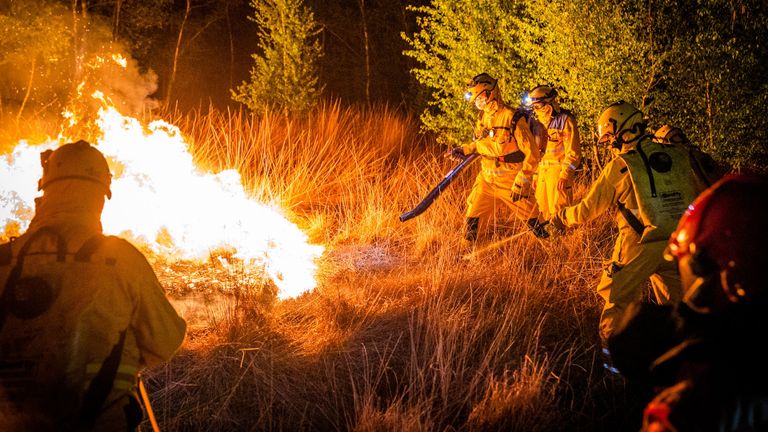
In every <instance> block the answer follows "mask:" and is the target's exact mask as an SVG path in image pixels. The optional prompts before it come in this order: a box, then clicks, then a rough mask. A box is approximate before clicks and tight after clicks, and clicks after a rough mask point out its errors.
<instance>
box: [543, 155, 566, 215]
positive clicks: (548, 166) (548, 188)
mask: <svg viewBox="0 0 768 432" xmlns="http://www.w3.org/2000/svg"><path fill="white" fill-rule="evenodd" d="M560 165H561V164H560V162H558V161H550V160H543V161H541V162H539V171H538V173H537V177H536V204H538V206H539V210H541V213H542V214H543V217H544V219H551V218H552V216H554V215H555V214H556V213H557V212H558V211H559V210H560V209H561V208H563V207H567V206H569V205H571V203H572V202H573V180H569V181H568V185H567V186H566V189H565V190H564V191H559V190H557V182H558V181H559V180H560V172H561V171H562V170H561V168H560Z"/></svg>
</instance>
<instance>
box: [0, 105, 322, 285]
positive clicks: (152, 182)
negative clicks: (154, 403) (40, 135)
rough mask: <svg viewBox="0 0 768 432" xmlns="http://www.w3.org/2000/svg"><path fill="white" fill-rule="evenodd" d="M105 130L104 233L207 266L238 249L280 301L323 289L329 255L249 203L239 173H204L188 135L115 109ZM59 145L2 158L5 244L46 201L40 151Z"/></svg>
mask: <svg viewBox="0 0 768 432" xmlns="http://www.w3.org/2000/svg"><path fill="white" fill-rule="evenodd" d="M96 124H97V126H98V127H99V129H100V130H101V132H102V136H101V137H100V138H98V140H97V142H96V143H94V144H96V145H97V147H98V148H99V150H101V152H102V153H104V155H105V156H106V157H107V159H108V161H109V163H110V168H111V170H112V172H113V174H114V178H113V182H112V193H113V198H112V199H111V200H109V201H107V203H106V204H105V207H104V213H103V215H102V224H103V226H104V232H105V233H107V234H113V235H121V236H123V237H126V238H128V239H129V240H132V241H134V242H141V243H144V244H145V245H147V246H149V247H150V248H151V249H153V250H154V251H155V252H157V253H159V254H162V255H164V256H167V257H170V258H180V259H193V260H195V259H206V258H208V257H209V255H210V253H211V252H212V251H214V250H216V249H220V248H225V249H228V250H234V251H235V253H234V256H235V257H237V258H239V259H242V260H243V263H245V266H246V270H247V271H249V272H254V273H257V272H263V273H266V274H267V275H268V276H269V278H270V279H271V280H272V281H273V282H274V283H275V285H276V286H277V287H278V289H279V290H278V297H280V298H289V297H295V296H297V295H299V294H301V293H303V292H305V291H308V290H311V289H314V288H315V286H316V281H315V272H316V270H317V268H316V264H315V260H316V259H317V258H318V257H319V256H320V255H321V254H322V253H323V247H322V246H318V245H312V244H309V242H308V238H307V236H306V234H305V233H303V232H302V231H301V230H300V229H299V228H298V227H297V226H296V225H295V224H293V223H291V222H290V221H289V220H288V219H287V218H286V217H285V216H284V215H283V214H282V212H281V210H280V209H279V208H278V207H277V206H275V205H265V204H261V203H258V202H256V201H254V200H252V199H250V198H249V197H248V196H247V194H246V193H245V191H244V189H243V186H242V182H241V178H240V174H239V173H238V172H237V171H235V170H226V171H222V172H220V173H216V174H214V173H210V172H204V171H202V170H200V169H198V168H197V167H196V166H195V164H194V163H193V160H192V155H191V154H190V152H189V148H188V145H187V143H186V142H185V140H184V137H183V136H182V134H181V132H180V131H179V129H178V128H177V127H175V126H173V125H171V124H168V123H166V122H163V121H154V122H152V123H150V124H149V125H147V126H146V127H144V125H142V124H141V123H140V122H139V121H138V120H137V119H135V118H131V117H126V116H123V115H121V114H120V113H119V112H118V111H117V110H116V109H114V108H111V107H107V108H102V109H101V110H100V111H99V115H98V119H97V121H96ZM60 143H61V140H53V141H49V142H47V143H43V144H41V145H36V146H30V145H29V144H28V143H26V142H24V141H22V142H19V143H18V145H17V146H16V147H15V149H14V150H13V152H12V153H11V154H9V155H6V156H5V157H3V158H0V204H1V205H2V207H0V229H4V230H5V233H6V235H14V234H16V233H18V232H20V231H23V230H24V229H26V227H27V225H28V223H29V220H30V219H31V217H32V214H33V208H34V204H33V203H34V198H35V197H36V196H37V194H38V192H37V179H38V178H40V175H41V168H40V159H39V155H40V152H41V151H43V150H45V149H49V148H55V147H57V146H58V145H59V144H60Z"/></svg>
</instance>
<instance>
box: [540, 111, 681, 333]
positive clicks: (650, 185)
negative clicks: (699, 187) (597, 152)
mask: <svg viewBox="0 0 768 432" xmlns="http://www.w3.org/2000/svg"><path fill="white" fill-rule="evenodd" d="M597 126H598V134H599V135H598V136H599V142H600V143H601V144H603V145H607V146H610V148H611V150H612V152H613V153H614V158H613V159H612V160H611V161H610V162H608V163H607V164H606V166H605V168H604V169H603V171H602V173H601V174H600V176H599V177H598V179H597V180H596V181H595V183H593V184H592V186H591V187H590V190H589V191H588V192H587V195H586V196H585V197H584V198H583V199H582V200H581V201H580V202H578V203H576V204H574V205H573V206H570V207H566V208H564V209H561V210H560V211H559V212H558V213H557V214H556V215H555V217H553V218H552V220H551V221H550V223H551V225H552V226H553V228H554V230H558V231H559V230H564V229H565V228H566V227H569V226H574V225H579V224H583V223H585V222H587V221H589V220H592V219H595V218H597V217H598V216H600V215H601V214H603V213H605V212H606V211H608V210H609V209H610V208H612V207H615V208H617V209H618V212H617V214H616V223H617V225H618V238H617V239H616V243H615V245H614V248H613V254H612V256H611V260H610V261H609V262H608V263H606V265H605V268H604V270H603V274H602V277H601V279H600V282H599V284H598V286H597V293H598V294H599V295H600V297H602V299H603V300H604V301H605V304H604V306H603V310H602V313H601V316H600V326H599V335H600V339H601V342H602V344H603V347H606V345H607V339H608V337H609V336H610V335H611V333H612V331H613V330H614V328H615V326H616V325H617V321H618V319H619V318H620V317H621V316H622V314H623V313H624V310H625V309H626V308H627V306H629V305H630V304H631V303H632V302H634V301H636V300H639V299H640V298H641V297H642V296H643V288H644V285H645V283H646V281H648V280H649V279H650V281H651V285H652V290H653V294H654V297H655V300H656V302H657V303H659V304H675V303H677V302H678V301H679V300H680V297H681V295H682V292H681V287H680V276H679V274H678V272H677V268H676V267H675V266H674V265H672V263H669V262H667V261H665V260H664V259H663V256H662V255H663V251H664V248H665V247H666V239H667V238H668V237H669V234H670V233H671V232H672V231H673V230H674V228H675V226H676V224H677V221H678V219H679V218H680V216H681V215H682V214H683V212H684V211H685V209H686V207H687V206H688V204H689V203H690V202H692V201H693V199H694V198H695V197H696V188H695V181H694V179H693V173H692V171H691V170H690V167H689V165H688V161H687V154H686V151H685V150H684V149H681V148H679V147H676V146H661V145H659V144H656V143H654V142H653V140H652V139H651V136H650V135H648V134H647V133H646V122H645V120H644V119H643V113H642V112H641V111H639V110H638V109H637V108H635V107H634V106H632V105H631V104H629V103H626V102H624V101H619V102H617V103H614V104H612V105H610V106H609V107H607V108H606V109H605V111H604V112H603V113H602V115H601V116H600V118H599V120H598V125H597ZM555 232H556V231H555Z"/></svg>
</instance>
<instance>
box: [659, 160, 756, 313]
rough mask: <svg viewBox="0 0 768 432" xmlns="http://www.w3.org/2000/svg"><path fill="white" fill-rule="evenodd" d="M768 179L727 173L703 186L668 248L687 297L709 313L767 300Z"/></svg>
mask: <svg viewBox="0 0 768 432" xmlns="http://www.w3.org/2000/svg"><path fill="white" fill-rule="evenodd" d="M766 214H768V178H766V177H760V176H746V175H738V176H737V175H729V176H726V177H725V178H723V179H721V180H720V181H718V182H717V183H715V184H714V185H712V186H711V187H710V188H709V189H707V190H705V191H704V192H703V193H702V194H701V195H699V197H698V198H696V200H695V201H694V202H693V203H692V204H691V205H690V206H689V207H688V210H687V211H686V212H685V213H684V214H683V216H682V218H681V219H680V222H679V224H678V226H677V229H676V230H675V232H674V233H672V236H671V237H670V240H669V245H668V247H667V249H666V251H665V257H666V258H667V259H672V258H676V259H677V260H678V263H679V265H680V273H681V275H682V276H683V279H684V282H685V279H686V274H689V275H692V276H691V277H689V279H691V281H690V282H692V283H686V284H685V285H688V286H686V287H684V288H685V296H684V299H683V300H684V301H685V302H686V303H687V304H688V305H689V306H690V307H691V308H692V309H694V310H697V311H700V312H704V313H709V312H714V311H717V310H721V309H722V308H724V307H727V306H728V305H729V304H733V303H740V302H744V301H754V300H755V299H759V301H762V302H765V299H766V297H765V289H766V283H765V279H764V277H763V276H762V275H763V273H764V271H765V269H768V254H767V253H766V252H765V245H766V244H768V230H765V229H764V227H763V225H762V224H763V223H764V218H765V215H766Z"/></svg>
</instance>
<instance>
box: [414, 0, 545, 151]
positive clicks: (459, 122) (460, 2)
mask: <svg viewBox="0 0 768 432" xmlns="http://www.w3.org/2000/svg"><path fill="white" fill-rule="evenodd" d="M410 10H412V11H414V12H416V13H418V14H419V16H418V17H417V24H418V26H419V27H420V30H419V31H417V32H416V33H414V34H413V35H407V34H403V35H402V36H403V38H405V40H406V41H407V42H408V43H409V45H410V46H411V49H409V50H406V51H405V52H404V54H405V55H406V56H409V57H412V58H413V59H415V60H416V61H417V62H419V63H420V64H421V66H420V67H417V68H414V69H412V71H411V72H412V73H413V74H414V76H415V77H416V79H417V80H418V81H419V82H421V84H422V85H425V86H426V87H427V88H428V89H429V91H430V96H429V101H428V105H429V106H428V108H427V109H426V110H425V111H424V112H423V113H422V115H421V119H422V121H423V122H424V126H425V128H426V129H427V130H432V131H439V132H440V139H441V140H442V141H443V142H445V143H448V144H458V143H464V142H466V140H467V139H469V134H470V131H471V127H472V126H471V125H472V124H473V123H472V121H473V119H474V107H470V106H468V105H467V104H466V102H465V101H464V100H463V98H462V95H463V94H464V91H465V87H466V83H467V81H469V79H471V78H472V77H474V76H475V75H477V74H479V73H481V72H487V73H489V74H490V75H492V76H494V77H496V78H497V79H499V85H500V88H501V91H502V93H503V94H504V98H505V100H507V101H511V102H512V105H516V101H518V100H519V96H520V93H521V92H522V91H523V89H524V87H523V83H524V82H526V81H528V80H529V78H528V77H530V76H531V74H532V70H531V64H530V63H529V62H528V61H526V59H524V58H523V57H522V53H521V50H520V41H521V38H522V36H523V34H522V33H521V31H520V29H521V28H522V27H523V23H524V22H525V21H526V20H528V19H529V17H528V16H527V13H526V9H525V2H523V1H517V0H515V1H503V0H479V1H470V0H434V1H433V2H432V4H431V5H430V6H422V7H413V8H410Z"/></svg>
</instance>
